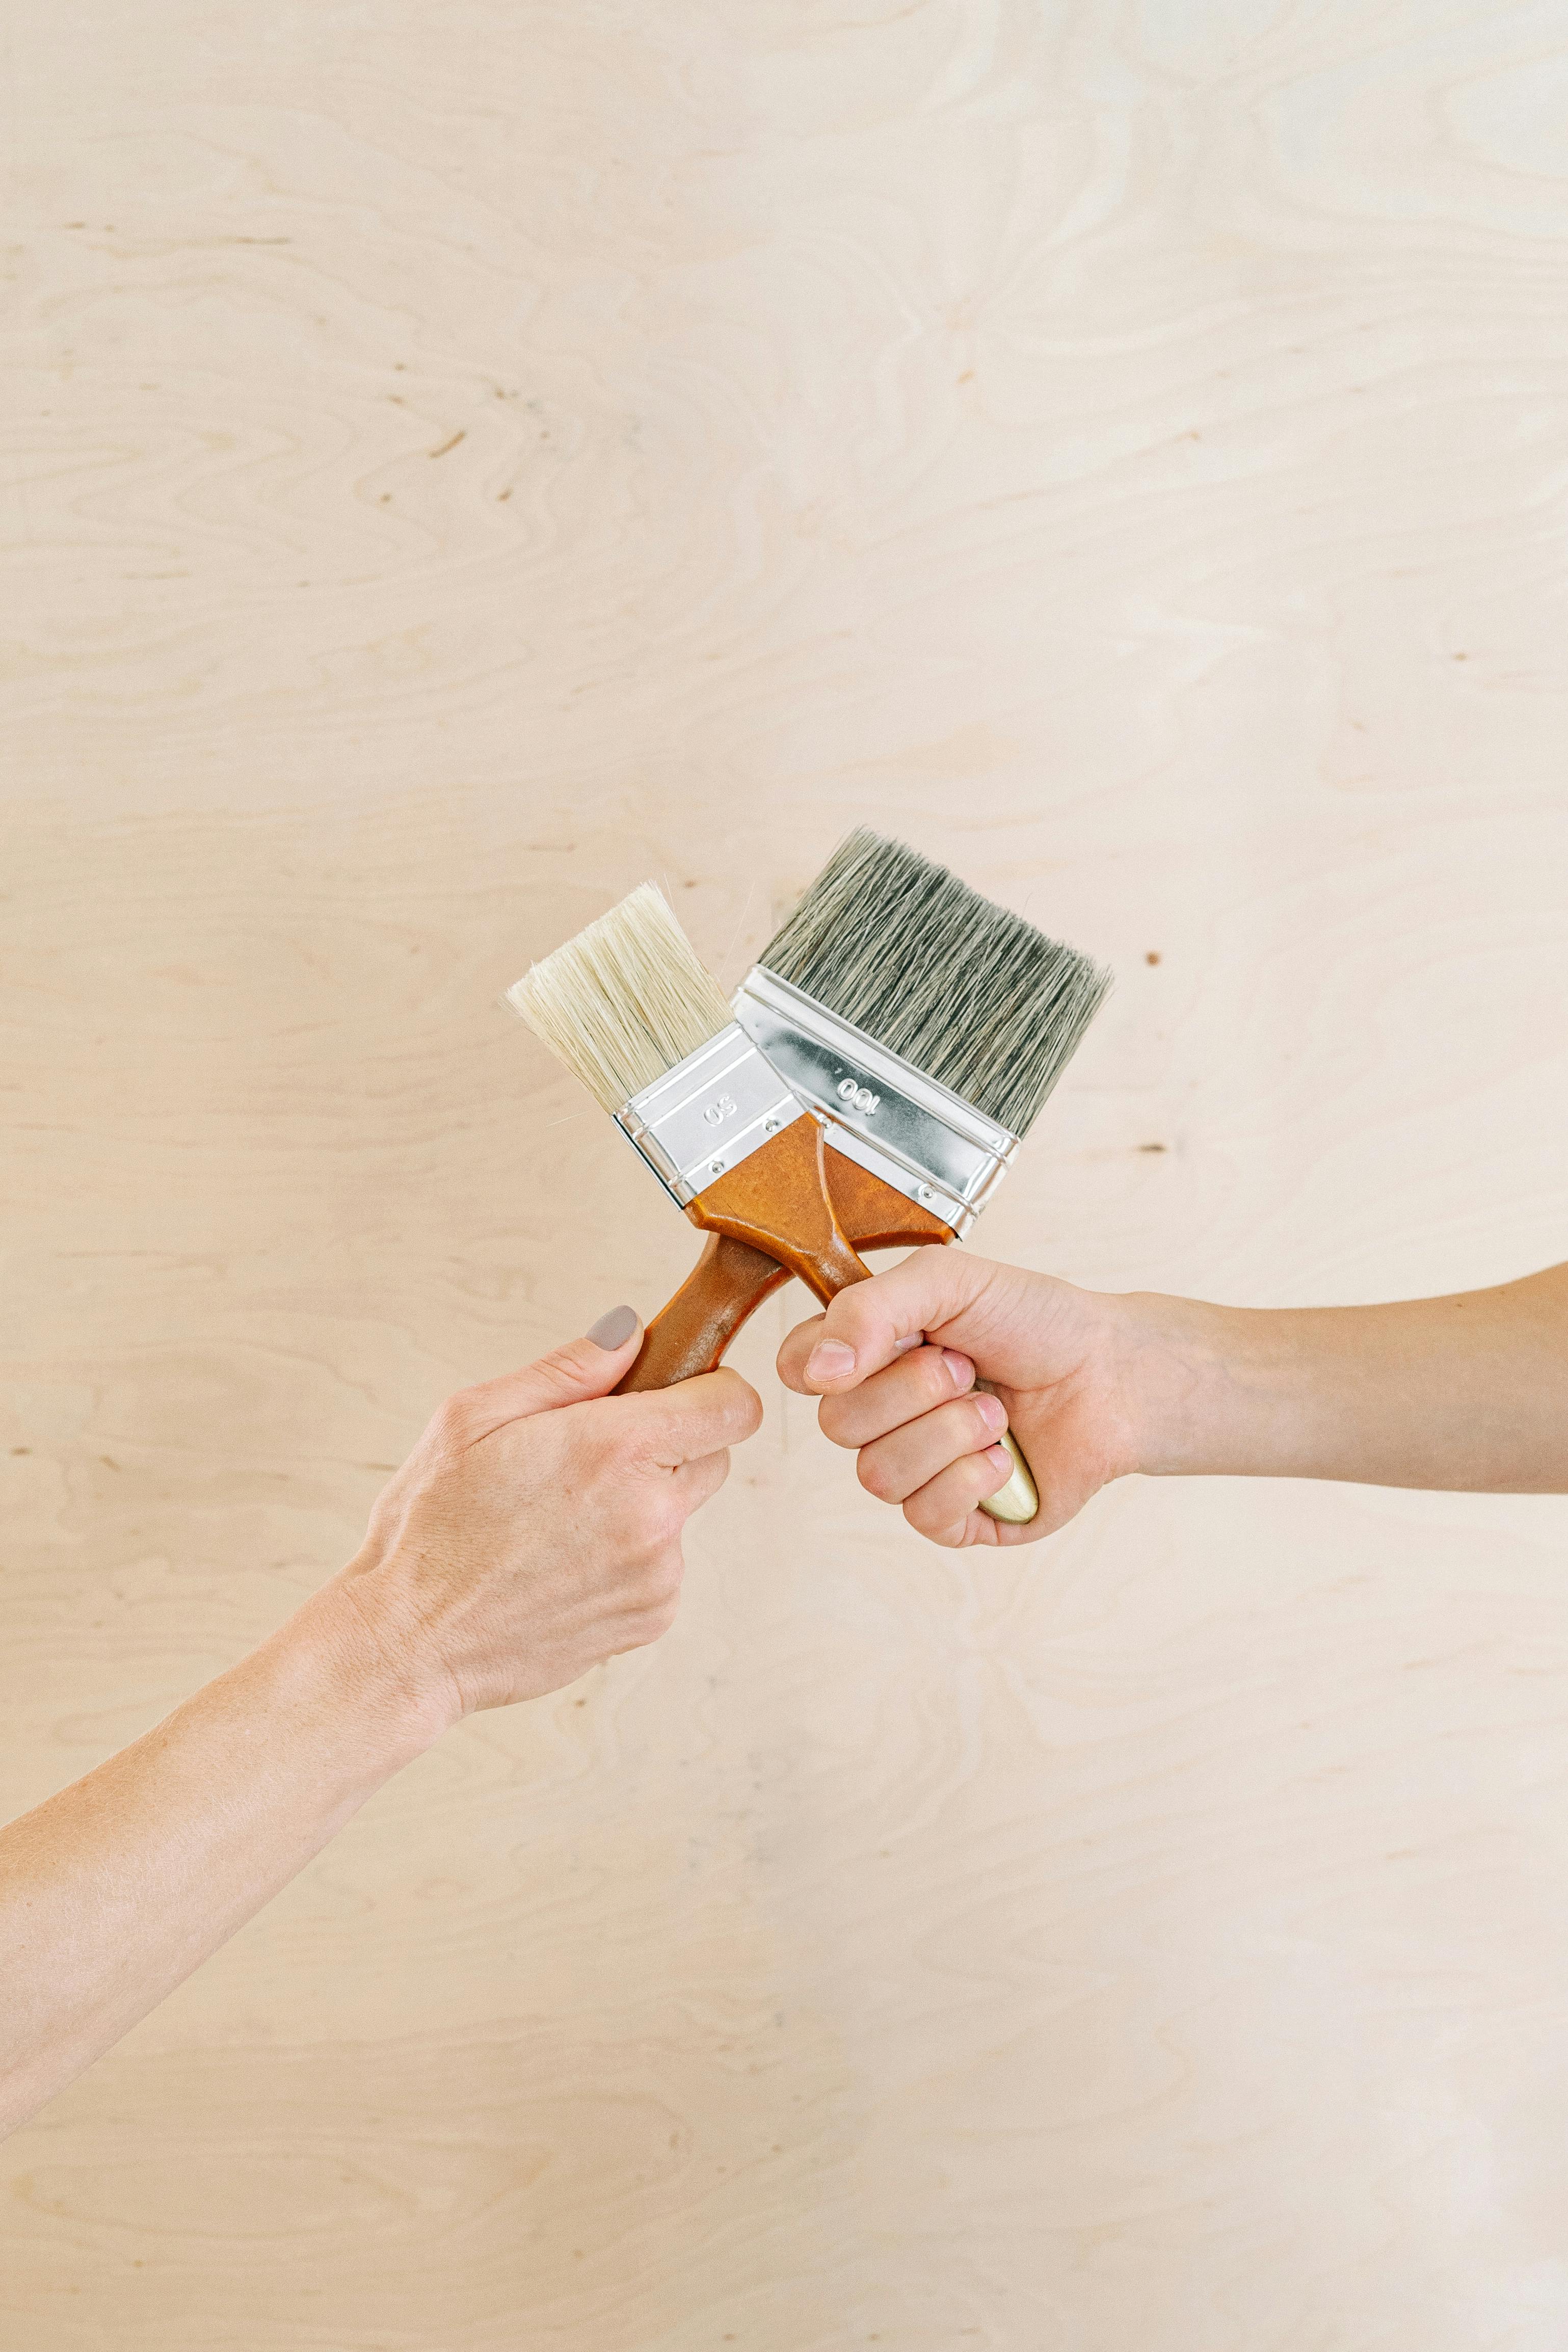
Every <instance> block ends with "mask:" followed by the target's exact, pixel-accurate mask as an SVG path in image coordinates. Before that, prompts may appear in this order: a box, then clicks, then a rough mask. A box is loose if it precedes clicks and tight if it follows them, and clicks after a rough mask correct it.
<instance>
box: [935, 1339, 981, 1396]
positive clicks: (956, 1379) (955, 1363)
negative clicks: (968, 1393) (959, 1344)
mask: <svg viewBox="0 0 1568 2352" xmlns="http://www.w3.org/2000/svg"><path fill="white" fill-rule="evenodd" d="M942 1361H943V1362H944V1363H945V1364H946V1367H947V1370H949V1371H950V1372H951V1373H952V1375H953V1386H954V1387H955V1388H956V1389H967V1387H968V1385H969V1383H970V1381H972V1380H973V1379H974V1377H975V1367H974V1365H973V1364H972V1363H971V1362H970V1361H969V1359H968V1358H967V1356H961V1355H960V1354H959V1353H958V1350H957V1349H956V1348H944V1349H943V1350H942Z"/></svg>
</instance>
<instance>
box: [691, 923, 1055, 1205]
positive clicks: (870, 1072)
mask: <svg viewBox="0 0 1568 2352" xmlns="http://www.w3.org/2000/svg"><path fill="white" fill-rule="evenodd" d="M735 1017H736V1019H737V1022H738V1023H739V1024H740V1025H741V1027H742V1028H743V1029H745V1030H746V1031H747V1034H749V1035H750V1036H752V1037H754V1038H755V1039H756V1041H757V1043H758V1045H760V1046H761V1048H762V1050H763V1052H764V1053H765V1054H766V1055H767V1056H768V1060H769V1061H770V1062H771V1063H772V1064H773V1066H774V1067H775V1068H776V1069H777V1070H778V1071H779V1074H780V1076H783V1077H785V1078H787V1079H788V1080H789V1084H790V1086H791V1087H793V1088H794V1090H795V1092H796V1094H798V1095H799V1096H800V1097H801V1099H802V1100H803V1101H805V1102H808V1103H810V1106H811V1108H812V1109H813V1110H814V1111H816V1112H817V1114H818V1115H819V1117H820V1118H823V1119H825V1120H826V1121H827V1123H828V1140H829V1142H830V1143H831V1145H832V1146H833V1148H834V1150H838V1151H841V1152H843V1153H844V1154H845V1156H846V1157H847V1158H849V1159H851V1160H858V1161H859V1163H860V1165H861V1166H862V1168H868V1169H870V1171H871V1172H872V1174H873V1176H880V1177H881V1178H882V1180H883V1182H884V1183H886V1184H891V1185H892V1186H893V1188H894V1192H902V1193H903V1194H904V1197H905V1199H906V1200H910V1201H916V1202H919V1204H920V1206H921V1207H922V1208H923V1209H929V1210H930V1211H931V1213H932V1214H933V1215H934V1216H937V1217H940V1218H941V1220H942V1222H943V1223H944V1224H947V1225H951V1226H952V1228H953V1231H954V1232H955V1233H956V1234H958V1235H959V1236H960V1237H962V1236H963V1235H964V1234H967V1232H968V1230H969V1228H970V1226H971V1225H972V1224H973V1223H974V1222H975V1219H976V1218H977V1216H978V1214H979V1213H980V1211H981V1210H982V1209H983V1208H984V1207H985V1205H986V1202H988V1200H989V1199H990V1196H991V1194H992V1193H993V1192H995V1190H996V1188H997V1186H998V1184H999V1183H1000V1182H1001V1180H1002V1178H1003V1177H1004V1176H1005V1175H1006V1173H1007V1171H1008V1167H1009V1162H1010V1161H1011V1160H1012V1156H1013V1154H1014V1152H1015V1151H1016V1150H1018V1148H1019V1139H1018V1137H1017V1136H1016V1135H1013V1134H1011V1133H1010V1132H1009V1129H1007V1128H1005V1127H998V1124H997V1122H996V1120H995V1119H994V1118H984V1117H983V1116H982V1114H981V1113H980V1112H979V1111H977V1110H976V1109H975V1108H974V1106H973V1105H972V1104H970V1103H967V1102H965V1101H964V1100H963V1098H962V1097H961V1096H959V1095H956V1094H953V1093H952V1092H950V1090H949V1089H948V1088H947V1087H944V1086H938V1084H937V1083H936V1079H935V1078H928V1077H927V1076H926V1075H925V1071H924V1070H917V1069H916V1068H915V1065H914V1063H913V1062H906V1061H905V1060H904V1057H903V1055H900V1054H890V1053H889V1052H888V1050H887V1048H886V1047H885V1046H884V1045H878V1044H877V1042H876V1040H875V1038H874V1037H868V1036H867V1034H866V1033H865V1031H864V1030H863V1029H857V1028H856V1027H855V1025H854V1024H853V1022H852V1021H841V1020H840V1018H839V1016H838V1014H837V1013H830V1012H828V1011H827V1010H826V1008H825V1007H824V1006H822V1005H821V1004H819V1003H817V1001H816V999H815V998H814V997H811V996H807V995H806V994H805V993H804V992H802V991H801V990H800V989H798V988H792V987H791V986H790V984H789V982H788V981H787V980H780V979H779V975H778V973H777V972H772V971H768V970H767V969H766V967H765V966H763V965H762V964H758V965H756V966H755V967H754V968H753V970H752V971H749V972H748V973H747V976H746V978H745V979H744V980H743V981H742V982H741V983H740V986H739V988H738V989H737V991H736V995H735Z"/></svg>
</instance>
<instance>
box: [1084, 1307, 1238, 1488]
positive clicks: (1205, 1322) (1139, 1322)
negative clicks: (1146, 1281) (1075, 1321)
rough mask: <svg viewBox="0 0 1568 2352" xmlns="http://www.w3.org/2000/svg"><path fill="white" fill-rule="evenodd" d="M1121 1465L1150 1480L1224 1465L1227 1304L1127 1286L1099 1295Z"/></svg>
mask: <svg viewBox="0 0 1568 2352" xmlns="http://www.w3.org/2000/svg"><path fill="white" fill-rule="evenodd" d="M1105 1305H1106V1306H1107V1307H1109V1308H1111V1309H1112V1310H1113V1356H1114V1360H1115V1365H1116V1378H1117V1387H1118V1391H1119V1393H1120V1396H1121V1400H1122V1408H1123V1416H1124V1423H1125V1427H1126V1431H1127V1443H1128V1449H1129V1453H1130V1455H1131V1457H1132V1458H1131V1459H1130V1461H1129V1462H1128V1464H1127V1467H1128V1468H1129V1469H1133V1470H1136V1471H1139V1472H1141V1473H1142V1474H1143V1475H1145V1477H1150V1478H1176V1477H1191V1476H1198V1475H1204V1474H1206V1473H1213V1472H1215V1471H1218V1470H1222V1469H1224V1468H1227V1467H1228V1466H1232V1465H1230V1463H1229V1460H1228V1457H1229V1456H1230V1455H1231V1454H1233V1453H1234V1452H1235V1450H1236V1445H1237V1438H1238V1433H1237V1432H1236V1430H1235V1428H1234V1426H1233V1424H1234V1423H1235V1420H1236V1415H1237V1409H1238V1408H1237V1395H1236V1388H1235V1382H1234V1379H1233V1370H1234V1367H1233V1357H1234V1352H1235V1350H1234V1345H1233V1344H1232V1342H1231V1338H1230V1335H1229V1334H1228V1324H1229V1323H1230V1321H1231V1320H1232V1316H1233V1310H1231V1309H1229V1308H1227V1307H1213V1306H1210V1305H1209V1304H1208V1303H1207V1301H1206V1300H1203V1299H1198V1298H1171V1297H1164V1296H1162V1295H1160V1294H1159V1293H1157V1292H1153V1291H1134V1292H1129V1293H1128V1294H1126V1295H1125V1296H1124V1297H1117V1298H1113V1299H1107V1300H1106V1301H1105Z"/></svg>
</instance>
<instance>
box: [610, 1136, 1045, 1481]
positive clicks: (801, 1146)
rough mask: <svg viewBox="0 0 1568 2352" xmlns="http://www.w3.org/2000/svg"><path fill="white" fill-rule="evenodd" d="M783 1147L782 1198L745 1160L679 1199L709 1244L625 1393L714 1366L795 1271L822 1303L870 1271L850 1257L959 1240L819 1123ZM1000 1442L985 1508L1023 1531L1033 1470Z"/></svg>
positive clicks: (648, 1339)
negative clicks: (1000, 1481)
mask: <svg viewBox="0 0 1568 2352" xmlns="http://www.w3.org/2000/svg"><path fill="white" fill-rule="evenodd" d="M811 1130H814V1140H813V1136H812V1133H811V1132H809V1131H811ZM786 1142H788V1143H789V1169H790V1180H789V1187H788V1191H786V1190H785V1188H784V1186H783V1184H782V1183H781V1181H780V1176H779V1171H778V1169H777V1168H769V1169H768V1170H767V1171H765V1176H764V1182H763V1183H762V1184H761V1185H760V1186H759V1185H758V1183H757V1182H756V1181H755V1179H754V1180H753V1182H752V1184H751V1186H750V1187H749V1188H747V1186H746V1185H745V1184H744V1183H743V1182H742V1181H740V1180H742V1179H744V1178H745V1176H746V1173H747V1169H748V1168H751V1167H753V1165H754V1162H753V1161H750V1160H747V1161H743V1162H742V1164H741V1166H740V1167H739V1168H737V1169H736V1170H735V1171H733V1172H732V1173H731V1174H730V1175H728V1176H726V1177H723V1178H721V1179H720V1180H719V1181H717V1182H716V1183H715V1184H713V1185H712V1186H710V1188H709V1189H708V1191H707V1192H705V1193H701V1194H699V1195H698V1197H697V1198H696V1199H695V1200H694V1201H692V1202H689V1203H688V1204H687V1207H686V1212H685V1213H686V1215H687V1216H688V1217H689V1218H690V1219H691V1221H692V1223H694V1224H695V1225H697V1226H699V1227H702V1228H705V1229H706V1233H707V1235H708V1240H707V1245H706V1248H705V1249H704V1251H703V1254H702V1255H701V1257H700V1258H698V1260H697V1262H696V1265H695V1266H694V1267H693V1269H692V1271H691V1273H690V1274H689V1275H688V1276H687V1277H686V1279H685V1282H684V1283H683V1284H682V1285H681V1287H680V1288H679V1290H677V1291H676V1293H675V1295H674V1297H673V1298H672V1299H671V1300H670V1301H669V1303H668V1305H667V1306H665V1307H661V1309H660V1311H659V1313H658V1314H657V1315H655V1316H654V1318H653V1321H652V1322H651V1323H650V1324H649V1326H648V1328H647V1334H646V1336H645V1338H644V1339H643V1347H642V1350H641V1352H640V1353H639V1355H638V1358H637V1360H636V1362H635V1363H634V1364H633V1365H632V1369H631V1370H630V1371H629V1372H627V1373H626V1374H625V1375H624V1377H623V1378H622V1381H620V1382H619V1384H618V1385H619V1390H620V1391H621V1392H622V1393H631V1392H632V1391H637V1390H640V1389H665V1388H670V1387H673V1386H674V1382H675V1381H685V1380H690V1379H691V1378H692V1377H693V1375H694V1374H695V1373H697V1372H711V1371H713V1370H716V1368H717V1367H718V1365H719V1364H721V1363H722V1362H723V1360H724V1356H725V1350H726V1349H727V1348H728V1346H729V1343H730V1341H731V1340H732V1339H734V1338H735V1335H736V1333H737V1331H738V1330H739V1329H740V1328H741V1326H742V1324H744V1323H745V1322H746V1321H747V1318H749V1317H750V1316H751V1315H753V1314H755V1312H756V1311H757V1309H758V1307H760V1306H761V1304H762V1302H763V1300H764V1299H765V1298H767V1297H769V1296H770V1294H771V1293H772V1292H773V1291H775V1290H777V1289H779V1286H781V1285H782V1284H784V1283H786V1282H788V1281H789V1277H790V1276H791V1275H794V1276H797V1277H798V1278H799V1279H800V1281H801V1282H803V1283H804V1284H805V1285H806V1286H807V1288H808V1289H809V1290H810V1291H811V1292H813V1293H814V1295H815V1296H816V1297H818V1298H819V1299H821V1302H822V1304H823V1306H824V1307H825V1306H826V1305H827V1303H828V1301H829V1300H830V1299H831V1298H832V1297H835V1296H836V1295H837V1293H838V1292H839V1291H841V1290H847V1289H848V1287H849V1286H850V1284H851V1283H852V1282H863V1281H865V1280H866V1278H867V1277H868V1276H869V1275H870V1273H871V1268H870V1267H869V1266H868V1265H864V1264H863V1263H862V1260H861V1258H860V1256H859V1255H858V1254H857V1252H858V1250H860V1249H896V1248H900V1247H906V1246H908V1245H910V1244H920V1243H929V1242H950V1241H952V1240H953V1239H954V1238H955V1235H954V1231H953V1228H952V1226H951V1225H948V1224H945V1223H943V1221H942V1220H941V1218H940V1217H936V1216H934V1215H933V1214H932V1213H931V1212H930V1211H929V1210H927V1209H923V1208H921V1207H920V1205H919V1204H918V1202H914V1201H909V1200H905V1199H904V1196H903V1194H902V1193H900V1192H895V1191H894V1188H893V1186H892V1185H891V1184H888V1183H884V1182H883V1180H882V1178H881V1177H879V1176H875V1175H873V1173H872V1172H871V1171H870V1170H869V1169H866V1168H862V1167H860V1166H858V1165H857V1163H856V1162H855V1161H854V1160H850V1159H847V1158H846V1157H845V1156H844V1155H843V1154H842V1153H841V1152H839V1151H835V1150H830V1149H827V1148H826V1146H827V1136H826V1134H825V1132H824V1130H823V1129H822V1128H821V1125H820V1124H819V1123H818V1121H817V1120H816V1119H815V1118H803V1119H797V1120H796V1121H795V1122H794V1124H793V1126H791V1127H790V1128H789V1129H786V1130H785V1133H784V1134H783V1135H782V1136H779V1137H778V1138H776V1139H775V1140H774V1142H773V1144H772V1145H771V1146H770V1147H769V1155H770V1156H771V1155H773V1154H778V1153H779V1147H780V1145H782V1144H785V1143H786ZM758 1156H759V1157H760V1155H758ZM975 1387H976V1389H977V1390H979V1391H984V1392H985V1393H986V1394H988V1395H994V1394H995V1391H994V1390H993V1388H992V1386H991V1383H990V1382H989V1381H980V1380H977V1381H976V1382H975ZM996 1442H998V1443H999V1444H1001V1445H1002V1446H1003V1447H1004V1448H1005V1449H1006V1451H1007V1452H1008V1454H1010V1456H1011V1457H1012V1465H1013V1469H1012V1475H1011V1477H1010V1478H1009V1480H1008V1482H1007V1484H1006V1486H1003V1487H1001V1488H1000V1490H999V1491H998V1493H997V1494H995V1495H990V1496H987V1498H986V1501H985V1502H984V1504H983V1505H982V1506H981V1507H982V1509H984V1510H985V1511H987V1512H988V1514H989V1516H990V1517H992V1518H997V1519H1004V1520H1007V1521H1008V1522H1009V1524H1011V1525H1013V1526H1024V1525H1027V1524H1028V1522H1029V1521H1030V1519H1032V1518H1033V1517H1034V1516H1035V1513H1036V1512H1037V1511H1038V1510H1039V1508H1040V1496H1039V1493H1038V1491H1037V1489H1036V1486H1035V1483H1034V1480H1033V1478H1032V1477H1031V1475H1030V1468H1029V1465H1028V1463H1027V1462H1026V1461H1025V1460H1024V1458H1023V1455H1022V1454H1021V1453H1020V1451H1019V1446H1018V1443H1017V1441H1016V1439H1015V1438H1014V1437H1013V1435H1012V1433H1011V1431H1010V1430H1009V1431H1005V1432H1004V1433H1003V1434H1002V1436H1001V1438H1000V1440H999V1441H996Z"/></svg>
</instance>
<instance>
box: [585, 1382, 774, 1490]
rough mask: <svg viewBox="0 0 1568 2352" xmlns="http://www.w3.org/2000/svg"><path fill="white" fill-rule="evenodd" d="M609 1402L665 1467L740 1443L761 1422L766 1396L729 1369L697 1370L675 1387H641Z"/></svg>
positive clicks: (651, 1456)
mask: <svg viewBox="0 0 1568 2352" xmlns="http://www.w3.org/2000/svg"><path fill="white" fill-rule="evenodd" d="M608 1402H610V1403H611V1404H612V1405H614V1406H615V1407H616V1408H617V1410H618V1411H619V1412H622V1413H623V1414H624V1415H625V1417H626V1420H627V1423H628V1426H629V1427H630V1428H631V1429H632V1431H633V1433H634V1434H635V1437H636V1440H637V1443H638V1444H639V1445H640V1446H641V1447H642V1449H643V1452H644V1453H645V1454H646V1455H647V1458H648V1460H649V1461H650V1462H653V1463H657V1464H659V1465H661V1466H662V1467H664V1469H667V1470H674V1469H676V1468H678V1467H679V1465H681V1464H682V1463H684V1462H700V1461H701V1460H702V1459H703V1458H704V1456H705V1455H706V1454H721V1453H722V1452H723V1451H724V1449H725V1447H726V1446H727V1445H738V1444H740V1443H741V1442H742V1440H743V1439H745V1438H747V1437H750V1436H751V1435H752V1433H754V1431H756V1430H757V1429H758V1426H759V1425H760V1423H761V1420H762V1399H761V1398H760V1397H759V1396H758V1393H757V1391H756V1390H755V1389H754V1388H753V1387H752V1386H751V1383H750V1382H749V1381H743V1380H742V1379H741V1377H740V1374H739V1373H738V1372H732V1371H730V1370H727V1369H724V1370H719V1371H716V1372H698V1373H696V1374H695V1377H694V1378H693V1379H691V1380H689V1381H676V1382H675V1384H674V1388H668V1389H643V1390H641V1391H638V1392H637V1393H636V1394H635V1395H632V1396H622V1397H612V1398H610V1399H609V1400H608Z"/></svg>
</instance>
